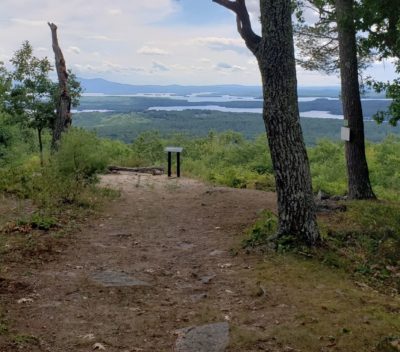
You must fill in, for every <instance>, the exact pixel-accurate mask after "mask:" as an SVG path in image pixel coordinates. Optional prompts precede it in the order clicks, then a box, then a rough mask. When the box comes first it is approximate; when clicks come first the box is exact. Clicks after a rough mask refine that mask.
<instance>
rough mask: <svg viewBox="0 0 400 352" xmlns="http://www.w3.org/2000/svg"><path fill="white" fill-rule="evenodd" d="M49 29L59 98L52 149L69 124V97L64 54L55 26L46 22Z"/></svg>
mask: <svg viewBox="0 0 400 352" xmlns="http://www.w3.org/2000/svg"><path fill="white" fill-rule="evenodd" d="M48 25H49V27H50V29H51V37H52V44H53V51H54V56H55V62H56V70H57V76H58V85H59V99H58V101H57V116H56V119H55V121H54V126H53V139H52V149H53V150H55V149H56V148H57V144H58V142H59V141H60V138H61V134H62V132H64V131H65V130H67V129H68V128H69V127H70V126H71V97H70V95H69V91H68V71H67V66H66V64H65V59H64V55H63V53H62V50H61V48H60V45H59V43H58V37H57V26H56V25H55V24H54V23H48Z"/></svg>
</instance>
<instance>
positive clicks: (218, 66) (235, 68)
mask: <svg viewBox="0 0 400 352" xmlns="http://www.w3.org/2000/svg"><path fill="white" fill-rule="evenodd" d="M214 68H215V69H216V70H221V71H231V72H238V71H246V68H245V67H243V66H239V65H231V64H228V63H226V62H219V63H217V64H216V65H215V66H214Z"/></svg>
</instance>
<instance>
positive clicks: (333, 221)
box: [243, 201, 400, 293]
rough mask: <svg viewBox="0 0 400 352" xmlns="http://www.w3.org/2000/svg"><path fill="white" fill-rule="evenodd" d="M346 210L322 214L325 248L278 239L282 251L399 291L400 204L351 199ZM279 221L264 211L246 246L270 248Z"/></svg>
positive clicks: (381, 287) (382, 288)
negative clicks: (270, 239)
mask: <svg viewBox="0 0 400 352" xmlns="http://www.w3.org/2000/svg"><path fill="white" fill-rule="evenodd" d="M344 204H345V205H346V207H347V211H346V212H335V213H329V214H321V215H320V216H319V224H320V229H321V233H322V236H323V241H324V245H323V246H322V247H321V248H312V249H310V248H308V247H298V246H291V244H290V243H285V242H284V241H279V243H278V245H277V250H278V253H285V252H291V253H293V254H295V255H301V256H304V257H305V258H309V260H318V261H320V262H322V263H323V264H324V265H326V266H329V267H332V268H336V269H340V270H343V271H345V272H347V273H348V274H351V276H352V277H353V278H354V279H357V280H361V281H364V282H366V283H368V284H370V285H372V286H374V287H375V288H379V289H380V290H384V291H388V292H391V293H398V292H400V215H399V214H400V203H398V202H389V201H352V202H345V203H344ZM276 229H277V219H276V216H275V215H274V214H272V213H270V212H264V213H263V214H262V215H261V217H260V219H259V220H258V221H257V222H256V223H255V224H254V225H253V226H252V227H251V228H250V229H249V230H248V231H247V232H246V234H245V239H244V241H243V246H244V247H245V248H249V247H250V248H254V247H261V248H268V246H267V244H268V240H269V238H271V236H272V235H274V234H275V233H276Z"/></svg>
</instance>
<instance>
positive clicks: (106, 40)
mask: <svg viewBox="0 0 400 352" xmlns="http://www.w3.org/2000/svg"><path fill="white" fill-rule="evenodd" d="M84 38H86V39H92V40H100V41H105V42H114V41H117V42H118V41H120V39H114V38H110V37H108V36H106V35H89V36H86V37H84Z"/></svg>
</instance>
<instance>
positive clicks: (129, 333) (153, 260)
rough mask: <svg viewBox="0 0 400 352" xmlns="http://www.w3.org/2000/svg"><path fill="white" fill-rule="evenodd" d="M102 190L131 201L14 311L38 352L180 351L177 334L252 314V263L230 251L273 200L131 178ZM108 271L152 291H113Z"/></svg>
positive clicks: (85, 235)
mask: <svg viewBox="0 0 400 352" xmlns="http://www.w3.org/2000/svg"><path fill="white" fill-rule="evenodd" d="M102 183H103V184H104V185H106V186H109V187H112V188H116V189H120V190H121V197H120V198H119V199H117V200H115V201H113V202H112V204H111V205H110V206H108V207H107V210H106V212H105V213H104V214H103V215H102V218H100V219H99V220H98V222H97V223H91V222H89V223H88V224H86V225H85V226H84V227H83V229H82V232H81V234H79V235H78V236H76V238H75V243H74V244H72V245H71V246H70V247H69V249H67V250H66V251H65V252H64V253H63V254H62V255H61V256H60V258H59V259H58V260H57V262H56V263H54V262H52V263H49V264H47V265H46V266H45V267H42V268H40V270H33V271H32V272H30V273H27V275H26V276H25V277H24V281H25V282H28V283H29V284H30V285H31V287H33V288H34V293H31V294H29V295H28V296H27V297H28V302H25V303H21V304H16V305H14V306H12V307H10V312H9V313H10V314H9V315H10V316H13V317H16V318H17V325H19V326H20V330H22V331H24V332H25V333H26V334H28V335H32V336H35V337H37V338H38V344H40V346H37V347H34V346H32V351H36V350H38V351H39V350H40V351H42V350H46V351H52V352H57V351H62V352H65V351H88V350H90V349H91V347H92V346H93V344H94V343H96V342H99V343H102V344H103V345H104V346H106V348H107V351H172V350H173V346H174V341H175V339H176V336H175V335H174V331H175V330H176V329H179V328H183V327H187V326H190V325H193V324H201V323H207V322H212V321H221V320H222V321H224V320H229V319H231V316H230V315H231V312H234V311H236V310H237V309H238V307H239V306H243V307H244V306H248V305H249V304H250V302H248V301H247V300H246V299H243V297H246V295H247V294H246V292H245V291H246V290H247V288H246V287H244V285H243V281H242V279H241V278H240V277H241V273H242V271H245V270H248V268H250V266H251V263H248V262H246V261H245V260H244V259H243V258H233V257H232V255H231V254H230V249H231V248H232V247H233V246H234V245H235V244H237V243H238V239H239V236H238V235H240V234H241V231H242V230H243V229H244V228H245V227H246V226H248V225H249V224H250V223H251V222H252V221H254V220H255V219H256V218H257V214H258V213H259V212H260V211H261V210H262V209H272V208H274V203H275V200H274V198H275V197H274V195H273V194H265V193H262V192H257V191H245V190H243V191H240V190H233V189H228V188H214V187H207V186H205V185H204V184H202V183H200V182H196V181H193V180H189V179H184V178H182V179H179V180H178V179H169V180H168V179H167V178H166V177H163V176H156V177H153V176H148V175H141V176H138V175H133V174H128V173H122V174H119V175H107V176H105V177H104V178H103V180H102ZM102 271H114V272H124V273H126V274H128V275H131V276H133V277H135V278H136V279H138V280H142V281H144V282H146V283H148V284H149V286H147V287H146V286H145V287H103V286H102V285H100V284H99V283H97V282H95V281H94V280H93V279H92V275H93V274H97V273H99V272H102ZM27 297H16V299H20V298H27ZM31 299H32V300H33V301H30V300H31Z"/></svg>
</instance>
